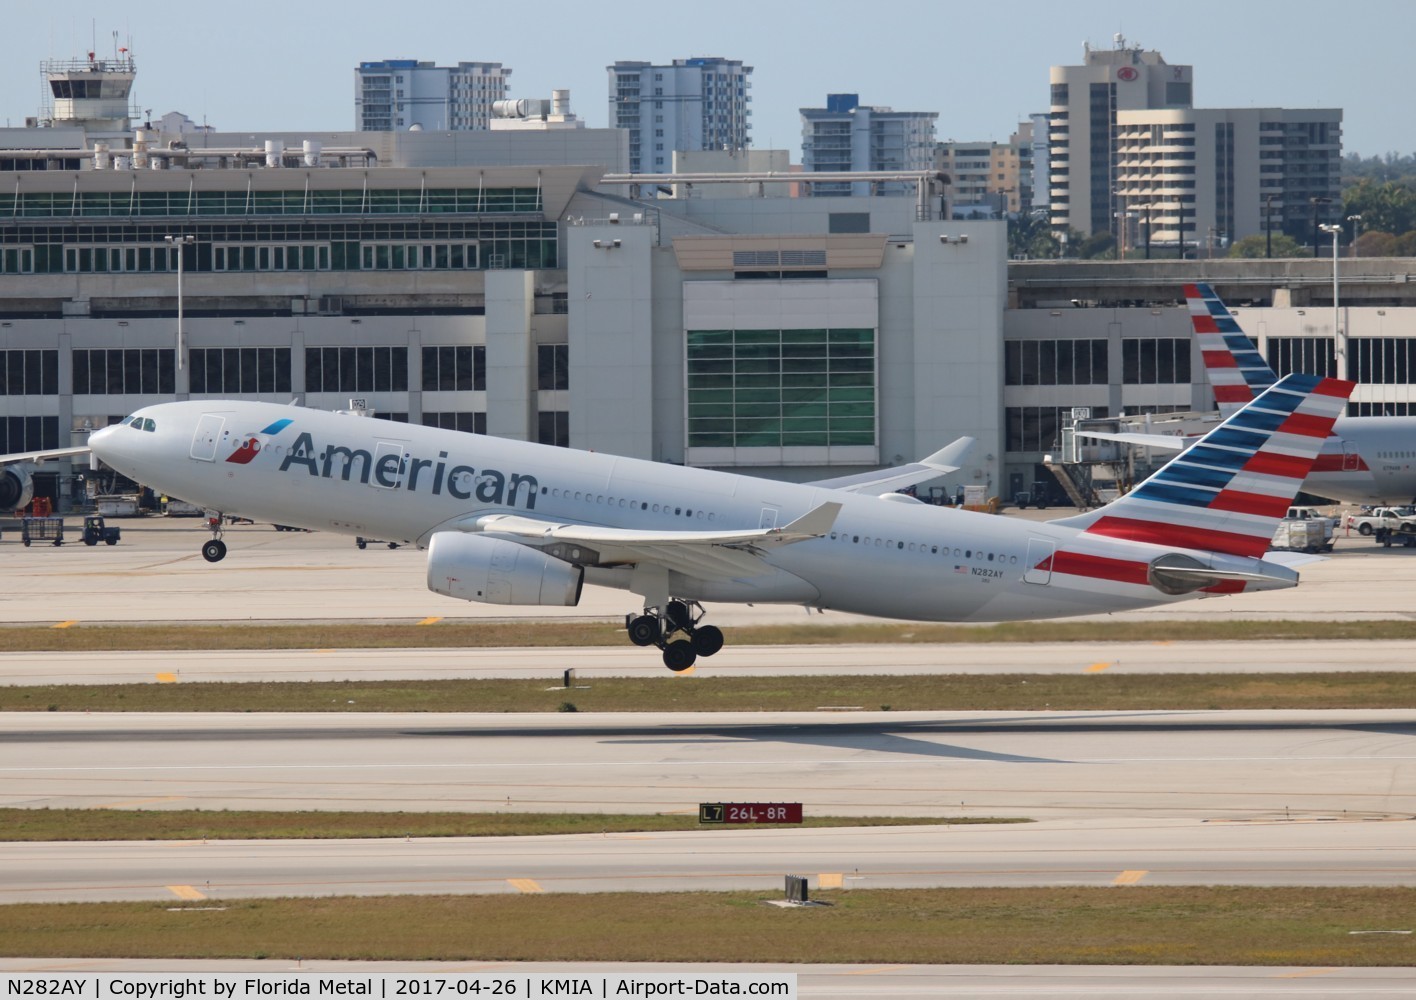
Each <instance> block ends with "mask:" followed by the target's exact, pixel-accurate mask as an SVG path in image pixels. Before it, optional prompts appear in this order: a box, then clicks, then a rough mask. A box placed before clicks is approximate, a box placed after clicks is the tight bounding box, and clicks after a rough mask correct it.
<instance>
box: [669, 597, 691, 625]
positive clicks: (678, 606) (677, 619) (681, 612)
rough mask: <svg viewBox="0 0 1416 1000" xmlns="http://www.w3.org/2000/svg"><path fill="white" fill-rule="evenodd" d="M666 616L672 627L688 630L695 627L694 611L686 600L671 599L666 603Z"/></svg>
mask: <svg viewBox="0 0 1416 1000" xmlns="http://www.w3.org/2000/svg"><path fill="white" fill-rule="evenodd" d="M664 617H665V618H667V619H668V620H669V625H670V626H671V628H672V629H682V630H683V631H685V632H688V631H690V630H691V629H692V628H693V611H692V610H691V609H690V608H689V606H688V602H686V601H670V602H669V603H668V604H666V605H664Z"/></svg>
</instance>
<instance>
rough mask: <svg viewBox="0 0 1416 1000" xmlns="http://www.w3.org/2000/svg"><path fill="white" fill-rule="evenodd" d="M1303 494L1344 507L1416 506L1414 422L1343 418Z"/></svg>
mask: <svg viewBox="0 0 1416 1000" xmlns="http://www.w3.org/2000/svg"><path fill="white" fill-rule="evenodd" d="M1303 488H1304V489H1305V490H1307V491H1309V492H1312V493H1316V494H1318V495H1319V496H1324V497H1329V498H1330V499H1333V500H1338V501H1341V502H1343V503H1355V504H1394V505H1400V504H1407V503H1411V502H1412V501H1413V500H1416V417H1340V418H1338V420H1337V423H1335V424H1334V425H1333V428H1332V436H1331V437H1329V438H1328V439H1327V441H1326V442H1324V444H1323V450H1322V454H1320V455H1319V456H1318V462H1317V465H1315V466H1314V468H1313V471H1312V472H1311V473H1310V474H1309V475H1308V478H1307V480H1306V481H1305V482H1304V484H1303Z"/></svg>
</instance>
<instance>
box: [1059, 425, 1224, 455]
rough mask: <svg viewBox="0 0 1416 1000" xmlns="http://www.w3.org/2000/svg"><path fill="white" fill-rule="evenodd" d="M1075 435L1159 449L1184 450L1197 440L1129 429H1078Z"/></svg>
mask: <svg viewBox="0 0 1416 1000" xmlns="http://www.w3.org/2000/svg"><path fill="white" fill-rule="evenodd" d="M1077 437H1083V438H1091V439H1092V440H1095V441H1119V442H1120V443H1122V444H1136V445H1143V446H1144V447H1146V448H1155V449H1157V450H1159V451H1184V450H1185V449H1186V448H1188V447H1190V445H1192V444H1194V442H1195V440H1197V439H1195V438H1187V437H1180V436H1178V435H1174V434H1141V433H1133V432H1129V431H1128V432H1123V433H1120V434H1113V433H1111V432H1109V431H1083V430H1079V431H1077Z"/></svg>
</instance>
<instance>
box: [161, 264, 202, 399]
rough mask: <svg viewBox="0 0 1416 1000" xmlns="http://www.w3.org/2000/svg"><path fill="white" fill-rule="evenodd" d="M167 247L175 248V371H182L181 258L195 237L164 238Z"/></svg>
mask: <svg viewBox="0 0 1416 1000" xmlns="http://www.w3.org/2000/svg"><path fill="white" fill-rule="evenodd" d="M163 239H164V240H166V241H167V245H168V246H170V247H176V248H177V370H178V371H179V372H180V371H181V370H182V258H183V257H185V256H186V250H185V249H184V248H185V247H189V246H191V245H192V244H193V243H195V242H197V238H196V237H195V236H164V237H163Z"/></svg>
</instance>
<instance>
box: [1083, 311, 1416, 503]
mask: <svg viewBox="0 0 1416 1000" xmlns="http://www.w3.org/2000/svg"><path fill="white" fill-rule="evenodd" d="M1185 301H1186V304H1187V305H1188V306H1189V310H1190V322H1191V325H1192V326H1193V327H1194V330H1195V339H1196V340H1197V341H1198V342H1199V345H1200V352H1201V354H1202V355H1203V356H1204V362H1205V370H1206V371H1207V372H1208V373H1209V380H1210V385H1211V386H1212V387H1213V388H1214V398H1215V402H1216V403H1217V404H1218V405H1219V412H1220V415H1221V416H1228V415H1229V414H1230V413H1233V412H1234V411H1235V409H1236V408H1238V407H1240V406H1242V405H1244V404H1245V403H1247V402H1249V401H1250V400H1252V399H1253V398H1254V397H1255V396H1257V395H1258V394H1259V393H1261V392H1263V391H1264V390H1265V389H1267V388H1268V387H1269V386H1271V385H1273V384H1274V383H1275V382H1276V381H1277V380H1278V376H1277V375H1276V374H1274V371H1273V369H1272V368H1270V367H1269V365H1268V362H1267V361H1265V360H1264V359H1263V356H1262V355H1261V354H1259V352H1258V349H1257V348H1256V347H1255V346H1254V343H1253V341H1251V340H1250V339H1249V338H1248V337H1247V336H1245V335H1244V331H1243V330H1241V329H1240V328H1239V323H1238V321H1236V320H1235V319H1234V317H1233V315H1231V314H1230V312H1229V309H1228V308H1227V307H1226V306H1225V305H1224V303H1223V302H1222V301H1220V299H1219V296H1218V295H1216V294H1215V293H1214V289H1212V288H1211V287H1210V286H1209V285H1206V284H1199V283H1197V284H1192V285H1186V286H1185ZM1086 436H1087V437H1091V438H1095V439H1097V440H1105V441H1122V442H1125V443H1128V444H1136V445H1144V446H1146V447H1149V448H1154V449H1157V450H1162V451H1177V450H1179V449H1182V448H1185V447H1187V446H1188V445H1189V444H1190V443H1192V442H1193V440H1194V439H1193V438H1180V437H1175V436H1173V435H1165V434H1136V433H1120V434H1108V433H1100V432H1087V433H1086ZM1303 491H1304V492H1306V493H1315V494H1317V495H1318V496H1323V497H1328V498H1330V499H1332V500H1338V501H1341V502H1343V503H1352V504H1405V503H1411V502H1413V500H1416V417H1338V419H1337V422H1336V423H1335V424H1334V426H1333V432H1332V434H1331V435H1329V436H1328V439H1327V440H1326V441H1325V442H1323V449H1322V452H1321V453H1320V454H1319V455H1318V460H1317V462H1316V463H1315V464H1314V466H1313V471H1312V473H1311V474H1310V475H1309V476H1308V478H1307V479H1306V480H1305V481H1304V483H1303Z"/></svg>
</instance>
